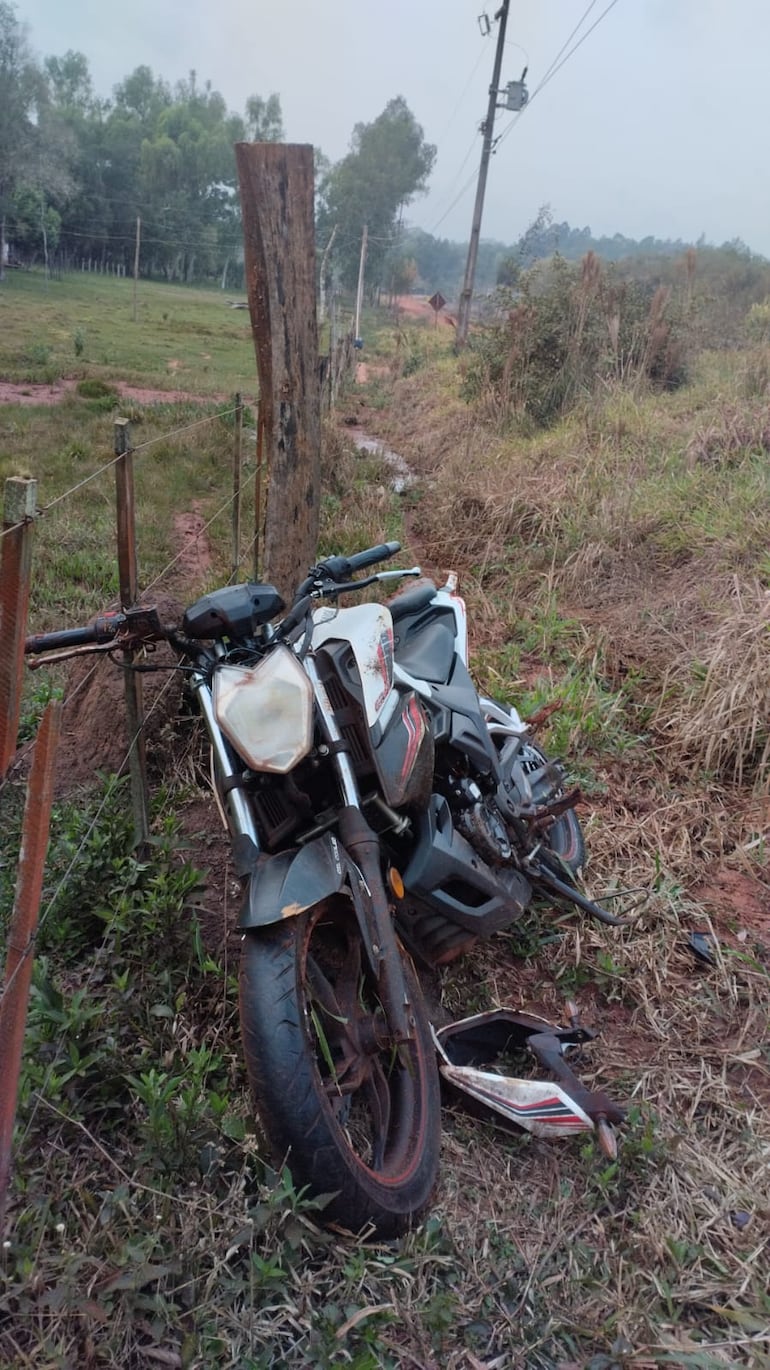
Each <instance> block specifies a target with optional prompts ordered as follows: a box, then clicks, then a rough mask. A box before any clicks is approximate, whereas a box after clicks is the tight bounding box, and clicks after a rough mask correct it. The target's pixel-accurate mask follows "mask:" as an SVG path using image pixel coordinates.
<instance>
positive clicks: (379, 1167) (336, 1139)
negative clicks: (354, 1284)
mask: <svg viewBox="0 0 770 1370" xmlns="http://www.w3.org/2000/svg"><path fill="white" fill-rule="evenodd" d="M399 950H400V955H401V957H402V966H403V972H404V978H405V981H406V988H407V994H408V998H409V1004H410V1014H411V1017H412V1021H413V1024H414V1028H413V1033H412V1036H411V1038H410V1041H409V1042H408V1043H407V1044H403V1045H401V1046H398V1047H397V1046H396V1045H394V1043H393V1042H392V1040H391V1039H390V1038H389V1033H388V1025H387V1021H386V1017H385V1013H384V1009H383V1007H382V999H381V996H380V995H379V992H378V985H377V981H376V978H375V977H374V975H373V973H372V971H371V967H370V966H369V963H368V960H367V956H366V951H365V949H364V946H363V942H362V939H361V934H360V930H359V927H358V923H357V921H356V918H355V915H354V912H353V910H352V907H351V905H350V903H349V901H348V900H347V899H345V898H343V897H338V898H336V899H333V900H329V901H326V902H325V903H324V904H323V905H319V906H317V907H315V908H313V909H309V910H307V911H306V912H305V913H302V914H300V915H299V916H297V917H293V918H290V919H285V920H283V921H282V922H281V923H276V924H272V925H270V926H268V927H264V928H261V929H259V930H258V931H257V930H255V931H249V932H247V933H246V935H245V938H244V944H243V954H242V961H241V974H240V1013H241V1031H242V1036H243V1046H244V1053H245V1058H246V1066H247V1071H248V1075H249V1081H250V1084H251V1088H252V1092H253V1095H254V1098H255V1101H256V1104H257V1109H258V1112H259V1116H260V1121H261V1123H262V1127H263V1130H264V1132H265V1134H266V1137H267V1140H268V1142H269V1144H270V1146H271V1149H272V1152H273V1156H274V1158H275V1159H276V1160H277V1161H278V1162H279V1163H281V1162H285V1163H286V1164H287V1165H288V1168H289V1170H290V1172H291V1174H292V1179H293V1181H294V1184H295V1186H296V1187H297V1188H298V1189H299V1188H301V1187H303V1186H307V1188H308V1190H309V1192H310V1194H311V1195H313V1196H323V1198H324V1201H325V1202H324V1207H323V1212H322V1220H323V1221H324V1222H333V1223H337V1224H339V1225H341V1226H343V1227H345V1228H347V1229H348V1230H349V1231H352V1232H359V1231H361V1230H362V1229H364V1228H366V1227H370V1228H373V1229H374V1231H375V1232H376V1234H377V1235H378V1236H380V1237H393V1236H397V1235H398V1234H400V1233H401V1232H403V1231H405V1230H406V1229H407V1228H409V1227H410V1226H411V1225H413V1224H414V1222H415V1221H416V1220H417V1219H418V1218H419V1216H420V1214H421V1213H422V1212H423V1211H424V1209H425V1208H426V1206H427V1204H428V1203H429V1202H430V1199H431V1196H432V1193H433V1190H434V1187H435V1183H436V1178H437V1174H438V1164H439V1149H440V1125H441V1114H440V1093H439V1080H438V1070H437V1065H436V1053H435V1047H434V1044H433V1039H432V1036H431V1031H430V1026H429V1023H428V1018H427V1013H426V1010H425V1005H424V1001H423V997H422V992H421V990H420V986H419V982H418V980H417V977H416V974H415V972H414V968H413V966H412V963H411V961H410V959H409V958H408V956H407V955H406V953H405V952H404V951H403V950H402V949H399ZM329 1196H331V1197H329Z"/></svg>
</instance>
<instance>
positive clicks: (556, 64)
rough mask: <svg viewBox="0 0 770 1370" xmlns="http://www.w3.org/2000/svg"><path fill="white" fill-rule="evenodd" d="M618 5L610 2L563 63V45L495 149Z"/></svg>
mask: <svg viewBox="0 0 770 1370" xmlns="http://www.w3.org/2000/svg"><path fill="white" fill-rule="evenodd" d="M617 3H618V0H610V3H609V5H607V7H606V9H603V10H602V12H601V14H600V15H599V17H598V19H595V20H594V22H593V24H592V25H591V27H590V29H586V31H585V33H584V34H583V36H582V37H581V38H579V39H578V41H577V43H575V45H574V47H572V48H570V50H569V52H568V53H567V54H566V56H564V57H562V59H561V61H559V57H561V54H562V53H563V52H564V48H565V47H566V46H567V44H566V43H565V44H563V45H562V47H561V48H560V49H559V52H558V53H557V55H556V57H555V58H554V60H553V62H552V63H551V65H550V66H549V67H548V70H547V71H546V74H545V76H544V77H543V79H542V81H541V82H540V84H539V85H538V86H536V87H535V89H534V90H533V92H532V94H531V95H530V97H529V100H528V101H527V103H526V105H525V106H524V108H523V109H521V110H519V112H518V114H516V115H515V116H514V118H513V119H512V120H511V122H510V124H509V125H508V127H507V128H505V129H503V132H502V133H501V134H499V135H498V137H497V138H496V139H495V142H494V146H495V148H497V147H499V145H500V143H502V142H503V141H504V140H505V139H506V138H507V137H508V134H509V133H510V132H511V130H512V129H513V128H514V127H515V126H516V124H517V123H518V122H519V119H520V118H521V116H522V115H523V114H526V112H527V110H528V109H529V108H530V106H531V105H532V104H533V102H534V101H535V100H536V99H537V97H538V95H539V94H540V93H541V91H543V90H544V89H545V87H546V86H547V85H548V83H549V81H552V80H553V78H554V76H556V74H557V72H559V71H561V69H562V67H563V66H565V65H566V63H567V62H568V61H569V59H570V57H573V56H574V54H575V53H576V52H577V50H578V48H579V47H582V45H583V43H584V42H585V41H586V38H588V37H590V35H591V34H592V33H593V31H594V29H595V28H597V27H598V26H599V24H600V23H601V22H602V19H604V18H605V16H606V15H608V14H609V12H610V10H611V9H614V8H615V6H616V5H617ZM595 4H596V0H591V4H590V5H589V6H588V9H587V10H586V11H585V14H584V15H583V17H582V19H581V20H580V23H578V24H577V25H576V26H575V28H574V29H573V30H572V33H571V34H570V38H572V37H573V35H574V34H575V33H577V31H578V29H579V28H580V27H581V25H582V24H583V23H584V22H585V20H586V19H587V18H588V15H589V14H590V12H591V10H592V9H593V7H594V5H595ZM569 41H570V39H569V38H568V39H567V43H568V42H569Z"/></svg>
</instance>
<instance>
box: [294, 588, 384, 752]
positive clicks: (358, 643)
mask: <svg viewBox="0 0 770 1370" xmlns="http://www.w3.org/2000/svg"><path fill="white" fill-rule="evenodd" d="M313 623H314V627H313V641H312V645H313V647H314V648H318V647H321V646H322V645H323V644H324V643H325V642H349V643H350V648H351V651H352V652H353V655H354V656H355V659H356V666H357V667H358V674H359V676H360V678H361V687H362V689H363V695H364V711H365V713H366V721H367V723H368V725H369V727H370V728H371V727H372V726H373V724H375V723H376V722H377V719H378V717H379V715H380V713H381V712H382V709H383V707H384V705H385V702H386V700H387V698H388V695H389V694H390V691H391V689H392V688H393V619H392V618H391V614H390V609H388V608H387V607H386V606H385V605H384V604H356V605H354V606H353V608H351V609H316V611H315V613H314V614H313Z"/></svg>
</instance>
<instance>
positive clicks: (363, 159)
mask: <svg viewBox="0 0 770 1370" xmlns="http://www.w3.org/2000/svg"><path fill="white" fill-rule="evenodd" d="M435 160H436V149H435V147H433V146H432V144H430V143H426V141H425V137H424V134H423V130H422V128H421V127H420V125H419V124H418V123H417V120H416V119H415V117H414V115H413V114H412V112H411V110H410V109H409V107H408V105H407V103H406V101H405V100H404V98H403V96H401V95H398V96H396V98H395V99H394V100H389V101H388V104H387V105H386V106H385V109H384V110H383V112H382V114H380V115H379V116H378V117H377V118H376V119H375V120H373V122H372V123H371V124H356V126H355V128H354V129H353V136H352V138H351V141H350V152H349V153H348V154H347V156H346V157H343V159H342V161H341V162H337V163H336V165H334V166H333V167H332V168H331V170H330V171H329V172H328V174H327V175H326V177H325V178H324V180H323V182H322V184H321V187H320V201H321V203H320V211H319V233H320V235H321V238H322V239H324V240H327V239H328V236H329V234H330V233H331V230H332V228H333V227H334V225H335V224H339V232H338V239H339V242H340V248H339V252H338V255H337V261H338V263H339V266H340V270H341V274H342V278H343V280H344V281H345V284H346V285H348V286H353V285H354V284H355V281H356V277H357V273H358V254H359V247H360V242H361V231H362V229H363V226H364V224H367V225H368V229H369V251H368V258H367V275H368V278H369V280H370V281H372V282H375V283H380V281H381V279H382V268H383V265H384V263H385V260H386V258H387V255H388V251H389V249H390V248H391V247H392V245H393V243H394V241H395V240H396V238H397V232H396V229H397V223H398V218H399V214H400V213H401V212H402V210H403V207H404V205H407V204H408V203H409V202H410V200H412V199H414V197H415V195H418V194H419V193H420V192H421V191H424V190H425V189H426V187H427V182H428V177H429V175H430V173H431V171H432V169H433V164H434V162H435Z"/></svg>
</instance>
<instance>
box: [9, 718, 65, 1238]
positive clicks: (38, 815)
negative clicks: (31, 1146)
mask: <svg viewBox="0 0 770 1370" xmlns="http://www.w3.org/2000/svg"><path fill="white" fill-rule="evenodd" d="M61 707H62V706H61V702H60V701H59V700H52V701H51V703H50V704H49V705H48V707H47V708H46V711H45V713H44V714H43V720H42V722H41V724H40V729H39V731H38V735H37V740H36V742H35V749H34V753H33V757H32V770H31V773H30V777H29V784H28V786H27V799H26V803H25V805H24V819H23V826H22V838H21V851H20V856H19V872H18V876H17V880H16V895H15V898H14V902H13V912H12V914H11V923H10V927H9V929H8V945H7V951H6V962H5V982H4V988H3V997H2V999H0V1061H2V1065H3V1068H2V1071H0V1237H2V1235H3V1232H4V1226H5V1206H6V1197H7V1191H8V1180H9V1178H10V1173H11V1143H12V1141H13V1124H14V1120H15V1118H16V1096H17V1092H18V1088H19V1075H20V1073H21V1055H22V1049H23V1046H24V1027H25V1023H26V1018H27V1001H28V999H29V986H30V981H31V979H32V949H33V945H34V941H33V939H34V936H35V931H36V929H37V919H38V912H39V910H40V895H41V892H42V888H43V869H44V867H45V856H46V851H47V849H48V829H49V824H50V819H51V804H52V801H53V778H54V769H55V765H56V748H57V746H58V742H59V727H60V722H61Z"/></svg>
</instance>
